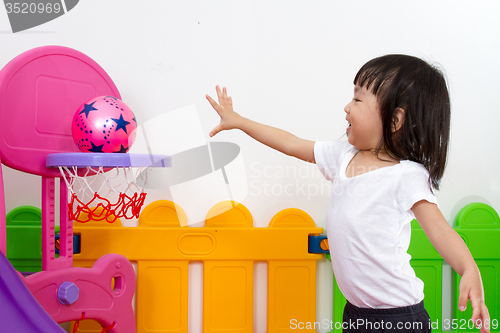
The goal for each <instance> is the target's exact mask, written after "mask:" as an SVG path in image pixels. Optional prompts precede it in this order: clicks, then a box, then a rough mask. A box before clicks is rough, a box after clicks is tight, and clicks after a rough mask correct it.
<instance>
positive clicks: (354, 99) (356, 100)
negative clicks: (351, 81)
mask: <svg viewBox="0 0 500 333" xmlns="http://www.w3.org/2000/svg"><path fill="white" fill-rule="evenodd" d="M352 100H353V101H355V102H361V100H359V99H357V98H356V97H354V98H353V99H352Z"/></svg>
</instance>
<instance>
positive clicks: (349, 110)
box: [344, 103, 351, 113]
mask: <svg viewBox="0 0 500 333" xmlns="http://www.w3.org/2000/svg"><path fill="white" fill-rule="evenodd" d="M350 104H351V103H349V104H347V105H346V106H344V111H345V113H349V112H351V108H350V106H349V105H350Z"/></svg>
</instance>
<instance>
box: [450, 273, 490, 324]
mask: <svg viewBox="0 0 500 333" xmlns="http://www.w3.org/2000/svg"><path fill="white" fill-rule="evenodd" d="M469 299H470V302H471V305H472V318H471V320H472V321H473V322H474V323H476V324H480V327H481V332H480V333H489V332H490V326H491V321H490V315H489V313H488V308H487V307H486V304H485V303H484V293H483V288H482V282H481V276H480V275H479V274H478V273H476V274H468V273H464V275H463V276H462V279H461V281H460V286H459V299H458V307H459V310H460V311H465V309H466V308H467V301H468V300H469ZM476 327H477V326H476Z"/></svg>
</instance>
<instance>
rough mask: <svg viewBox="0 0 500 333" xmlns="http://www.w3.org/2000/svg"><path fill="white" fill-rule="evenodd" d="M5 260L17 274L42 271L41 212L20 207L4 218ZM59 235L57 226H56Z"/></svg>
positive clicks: (30, 207)
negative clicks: (5, 229) (5, 230)
mask: <svg viewBox="0 0 500 333" xmlns="http://www.w3.org/2000/svg"><path fill="white" fill-rule="evenodd" d="M5 219H6V225H7V258H8V259H9V261H10V263H11V264H12V266H14V268H15V269H16V270H18V271H19V272H39V271H41V270H42V211H41V210H40V208H37V207H33V206H20V207H17V208H14V209H13V210H11V211H10V212H9V213H8V214H7V215H6V216H5ZM56 233H59V226H56Z"/></svg>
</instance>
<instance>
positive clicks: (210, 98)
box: [206, 95, 220, 113]
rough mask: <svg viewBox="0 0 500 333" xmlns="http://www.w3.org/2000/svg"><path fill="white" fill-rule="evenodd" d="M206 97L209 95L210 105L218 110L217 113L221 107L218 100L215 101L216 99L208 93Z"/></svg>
mask: <svg viewBox="0 0 500 333" xmlns="http://www.w3.org/2000/svg"><path fill="white" fill-rule="evenodd" d="M206 97H207V100H208V102H209V103H210V105H212V107H213V108H214V109H215V111H217V113H219V108H220V105H219V104H217V102H216V101H214V100H213V99H212V97H210V96H208V95H206Z"/></svg>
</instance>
